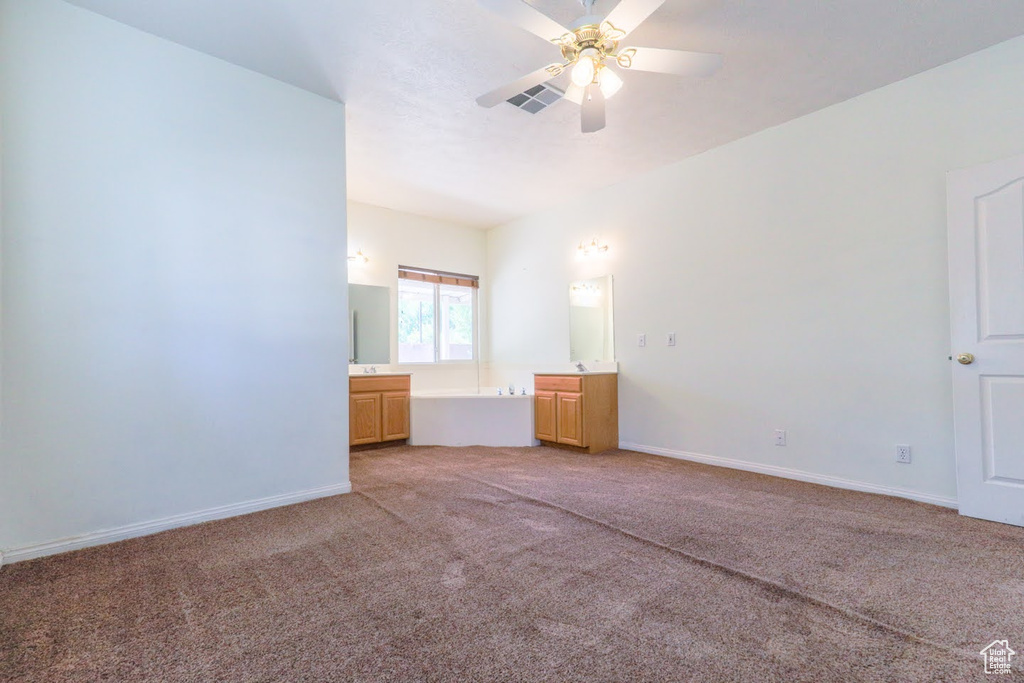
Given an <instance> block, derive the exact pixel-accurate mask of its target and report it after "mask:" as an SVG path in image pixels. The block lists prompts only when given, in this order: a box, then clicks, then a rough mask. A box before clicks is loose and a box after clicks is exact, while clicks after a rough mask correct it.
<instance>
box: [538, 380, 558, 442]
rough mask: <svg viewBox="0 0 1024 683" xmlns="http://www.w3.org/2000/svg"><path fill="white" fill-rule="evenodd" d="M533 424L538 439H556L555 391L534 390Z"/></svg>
mask: <svg viewBox="0 0 1024 683" xmlns="http://www.w3.org/2000/svg"><path fill="white" fill-rule="evenodd" d="M533 424H534V431H535V433H536V436H537V438H538V439H539V440H540V441H558V431H557V430H556V429H555V392H553V391H534V397H533Z"/></svg>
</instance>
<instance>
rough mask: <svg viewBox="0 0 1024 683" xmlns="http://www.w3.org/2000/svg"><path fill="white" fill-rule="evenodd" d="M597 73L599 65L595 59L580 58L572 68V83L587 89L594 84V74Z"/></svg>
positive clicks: (589, 57) (587, 56) (588, 57)
mask: <svg viewBox="0 0 1024 683" xmlns="http://www.w3.org/2000/svg"><path fill="white" fill-rule="evenodd" d="M596 72H597V65H596V64H595V63H594V58H593V57H591V56H589V55H586V56H582V57H580V58H579V60H578V61H577V62H576V66H574V67H573V68H572V82H573V84H574V85H577V86H579V87H581V88H586V87H587V86H588V85H590V84H591V83H593V82H594V74H595V73H596Z"/></svg>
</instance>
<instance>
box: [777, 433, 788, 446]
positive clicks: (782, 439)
mask: <svg viewBox="0 0 1024 683" xmlns="http://www.w3.org/2000/svg"><path fill="white" fill-rule="evenodd" d="M775 445H776V446H785V445H786V430H785V429H776V430H775Z"/></svg>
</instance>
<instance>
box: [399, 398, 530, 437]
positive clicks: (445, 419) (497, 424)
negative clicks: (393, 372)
mask: <svg viewBox="0 0 1024 683" xmlns="http://www.w3.org/2000/svg"><path fill="white" fill-rule="evenodd" d="M502 393H503V395H502V396H499V395H498V389H497V387H481V388H480V389H477V388H476V387H473V388H471V389H448V390H440V391H417V392H414V393H413V395H412V398H411V399H410V402H409V418H410V420H411V431H410V435H409V443H410V444H411V445H413V446H534V445H537V444H538V443H540V442H539V441H536V440H535V439H534V438H533V396H509V395H508V390H507V389H505V390H502Z"/></svg>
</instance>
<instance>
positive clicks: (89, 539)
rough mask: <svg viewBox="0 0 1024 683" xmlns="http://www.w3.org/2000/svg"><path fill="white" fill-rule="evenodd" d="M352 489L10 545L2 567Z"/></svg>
mask: <svg viewBox="0 0 1024 683" xmlns="http://www.w3.org/2000/svg"><path fill="white" fill-rule="evenodd" d="M351 491H352V483H351V482H347V481H346V482H344V483H341V484H333V485H331V486H321V487H320V488H315V489H307V490H305V491H297V492H295V493H285V494H281V495H278V496H268V497H267V498H259V499H257V500H249V501H245V502H243V503H233V504H231V505H221V506H219V507H213V508H208V509H206V510H200V511H198V512H190V513H187V514H183V515H172V516H170V517H164V518H162V519H155V520H152V521H149V522H139V523H136V524H128V525H125V526H122V527H117V528H115V529H103V530H101V531H94V532H92V533H88V534H82V535H80V536H71V537H69V538H62V539H60V540H56V541H48V542H46V543H38V544H35V545H27V546H23V547H21V548H8V549H5V550H3V551H0V567H2V566H4V565H8V564H14V563H15V562H24V561H25V560H34V559H36V558H39V557H46V556H47V555H57V554H60V553H66V552H70V551H72V550H80V549H82V548H89V547H91V546H96V545H105V544H107V543H116V542H117V541H124V540H126V539H129V538H137V537H139V536H149V535H150V534H156V533H159V532H161V531H167V530H169V529H177V528H178V527H183V526H191V525H193V524H200V523H202V522H212V521H214V520H217V519H226V518H228V517H238V516H239V515H247V514H249V513H251V512H259V511H260V510H269V509H271V508H276V507H283V506H285V505H294V504H296V503H303V502H305V501H307V500H315V499H317V498H327V497H328V496H336V495H339V494H342V493H351Z"/></svg>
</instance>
